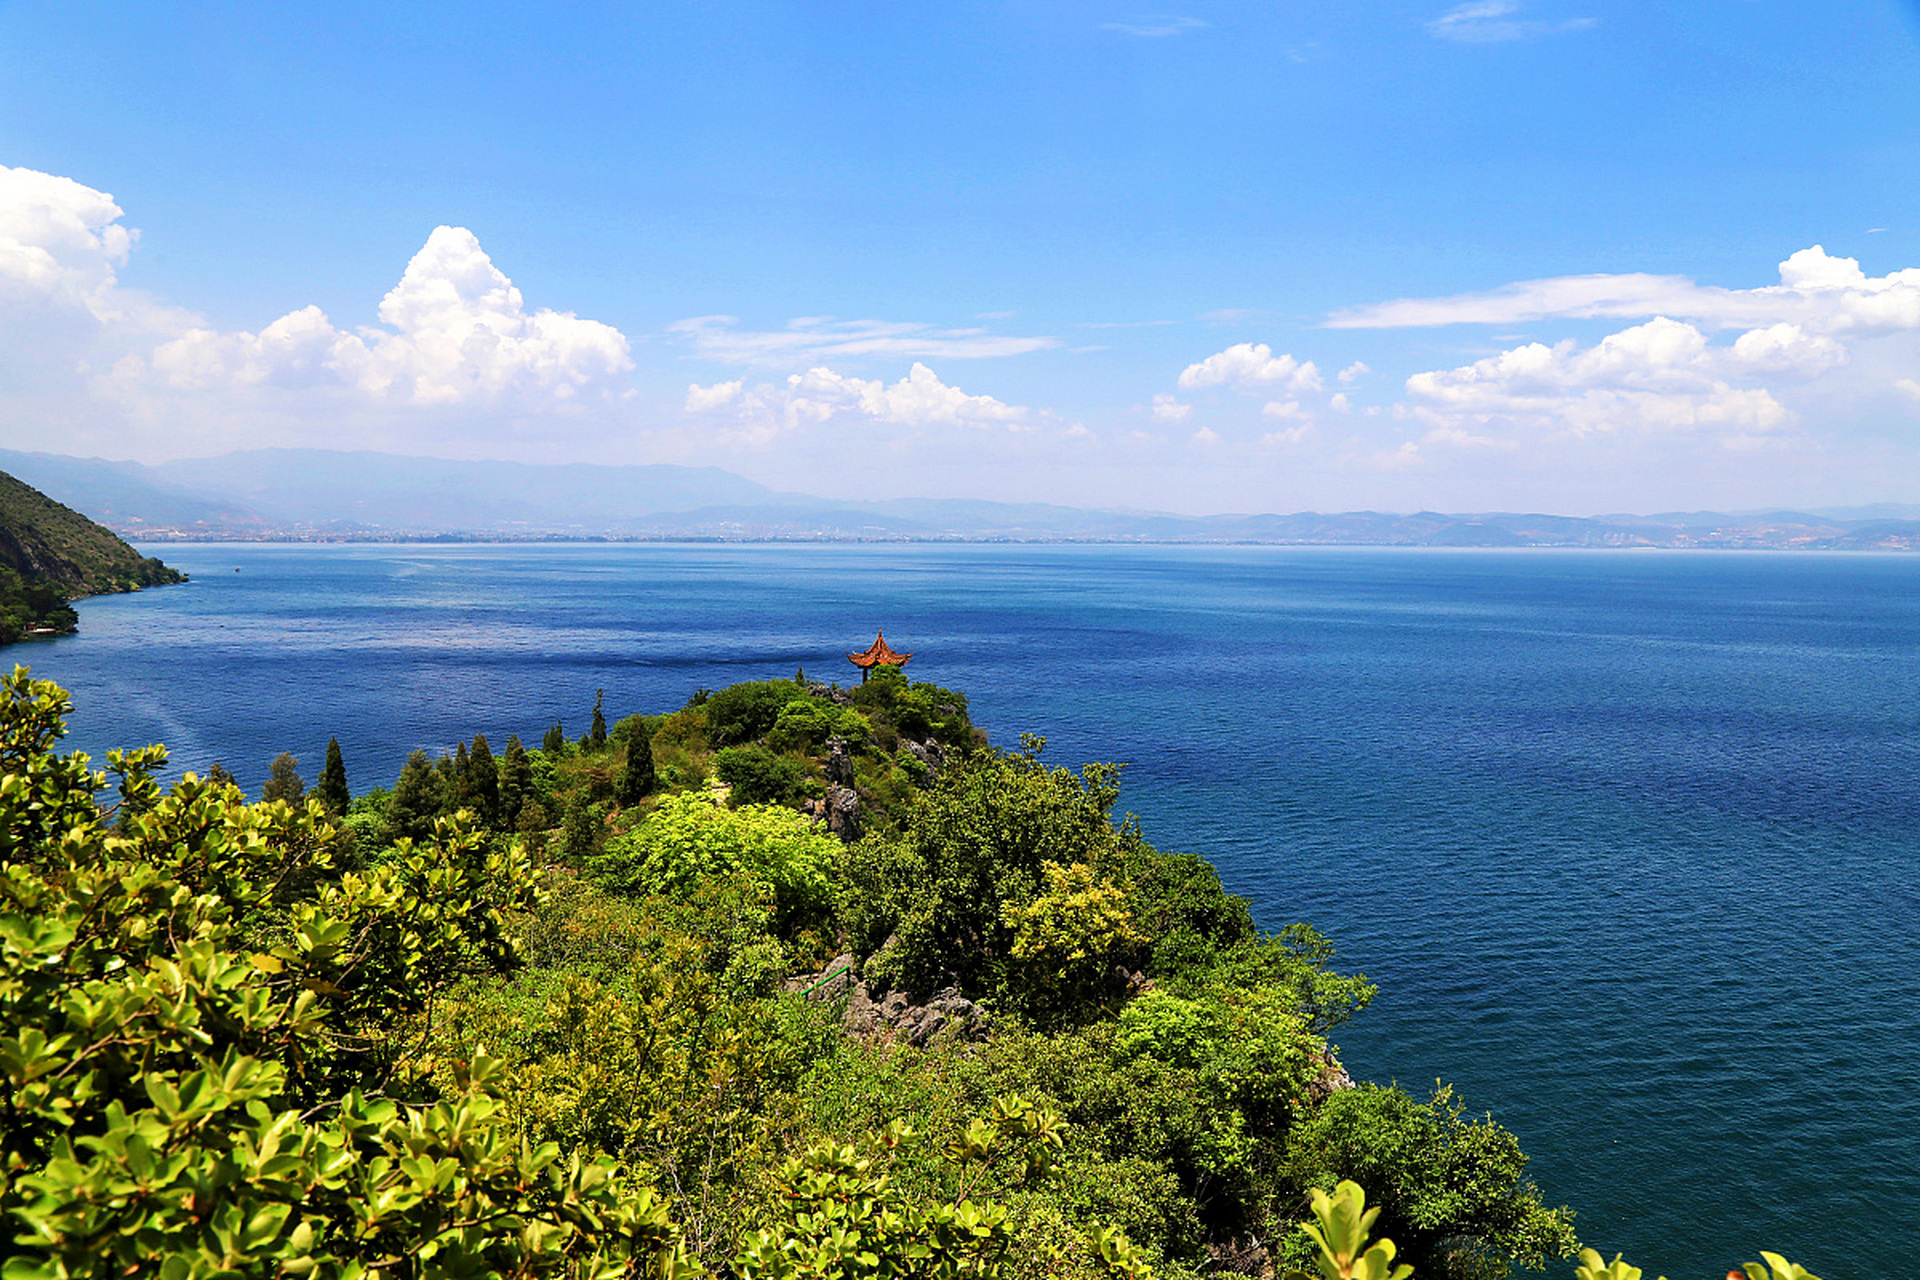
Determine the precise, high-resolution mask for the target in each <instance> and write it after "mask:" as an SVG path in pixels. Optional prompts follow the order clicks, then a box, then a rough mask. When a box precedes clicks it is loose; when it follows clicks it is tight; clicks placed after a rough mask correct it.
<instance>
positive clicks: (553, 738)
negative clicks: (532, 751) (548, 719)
mask: <svg viewBox="0 0 1920 1280" xmlns="http://www.w3.org/2000/svg"><path fill="white" fill-rule="evenodd" d="M540 749H541V750H542V751H544V752H546V753H547V754H548V755H550V756H557V755H559V754H560V753H561V752H562V751H565V750H566V749H567V729H566V726H565V725H564V724H562V723H561V722H560V721H558V720H555V721H554V722H553V727H552V728H551V729H548V730H547V733H546V736H545V737H543V738H541V739H540Z"/></svg>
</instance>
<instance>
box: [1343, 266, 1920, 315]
mask: <svg viewBox="0 0 1920 1280" xmlns="http://www.w3.org/2000/svg"><path fill="white" fill-rule="evenodd" d="M1779 271H1780V283H1779V284H1777V285H1763V286H1761V287H1759V288H1756V289H1726V288H1721V287H1718V286H1713V285H1701V284H1697V283H1695V282H1694V281H1693V280H1691V279H1689V278H1688V277H1686V276H1660V275H1646V274H1642V273H1632V274H1626V275H1585V276H1556V277H1552V278H1550V279H1544V280H1522V281H1519V282H1517V283H1514V284H1509V285H1505V286H1502V287H1501V288H1499V289H1494V290H1490V291H1488V292H1485V293H1468V294H1456V295H1454V296H1451V297H1442V298H1401V299H1397V300H1395V301H1392V302H1382V303H1376V304H1374V305H1371V306H1365V307H1354V308H1351V309H1348V310H1345V311H1336V312H1334V313H1333V314H1332V315H1330V316H1328V317H1327V321H1326V323H1327V325H1328V326H1329V327H1330V328H1335V329H1398V328H1412V327H1421V326H1430V325H1446V324H1524V323H1529V322H1532V321H1537V320H1547V319H1633V318H1640V317H1644V316H1655V315H1664V316H1671V317H1676V318H1680V319H1686V320H1692V321H1696V322H1699V323H1702V324H1705V325H1707V326H1709V327H1710V328H1738V329H1752V328H1761V327H1765V326H1769V325H1775V324H1782V323H1785V324H1799V325H1802V326H1804V327H1806V328H1807V329H1809V330H1811V331H1814V332H1825V333H1868V332H1892V331H1895V330H1901V329H1920V268H1913V267H1909V268H1907V269H1905V270H1902V271H1893V272H1889V273H1888V274H1886V275H1884V276H1869V275H1867V274H1866V273H1865V272H1863V271H1862V270H1861V269H1860V263H1859V262H1858V261H1857V260H1856V259H1853V258H1836V257H1833V256H1831V255H1829V254H1828V253H1827V251H1826V250H1825V249H1824V248H1823V247H1821V246H1820V245H1813V246H1812V247H1810V248H1806V249H1802V250H1800V251H1799V252H1797V253H1794V254H1792V255H1791V256H1789V257H1788V258H1787V260H1786V261H1784V262H1782V263H1781V264H1780V267H1779Z"/></svg>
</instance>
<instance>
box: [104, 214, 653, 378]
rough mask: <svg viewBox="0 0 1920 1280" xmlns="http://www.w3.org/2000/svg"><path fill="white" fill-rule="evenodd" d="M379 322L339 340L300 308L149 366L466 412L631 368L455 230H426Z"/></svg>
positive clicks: (622, 341)
mask: <svg viewBox="0 0 1920 1280" xmlns="http://www.w3.org/2000/svg"><path fill="white" fill-rule="evenodd" d="M380 319H381V320H382V321H383V322H385V325H386V326H387V327H385V328H380V327H375V326H369V327H366V328H363V329H361V330H360V331H359V332H358V333H349V332H346V331H344V330H341V329H339V328H336V327H335V326H334V325H333V323H332V322H331V321H329V320H328V319H327V317H326V315H325V314H324V313H323V312H322V311H321V310H320V309H319V308H318V307H305V308H302V309H301V310H299V311H295V312H291V313H289V314H287V315H285V316H282V317H281V318H280V319H278V320H276V321H274V322H273V323H272V324H270V325H268V326H267V327H266V328H264V329H262V330H261V331H260V332H259V333H248V332H244V331H241V332H233V333H219V332H216V331H214V330H211V329H206V328H196V329H193V330H190V331H189V332H187V333H186V334H183V335H182V336H180V337H179V338H176V339H174V340H173V341H171V342H167V343H163V344H162V345H160V346H159V347H157V348H156V349H155V350H154V352H153V355H152V358H151V361H150V365H151V370H152V372H153V374H154V375H157V377H158V379H159V381H160V382H161V383H162V384H164V385H165V386H166V387H167V388H170V389H172V390H176V391H207V390H212V389H218V388H221V387H258V386H273V387H279V388H283V389H290V390H291V389H300V388H315V387H342V388H347V389H350V390H352V391H354V392H357V393H359V394H361V395H362V396H364V397H366V398H367V399H369V400H371V401H375V402H381V403H388V404H411V405H473V404H497V403H499V402H501V401H503V400H507V399H513V400H517V401H520V402H525V403H539V402H542V401H553V400H559V401H565V400H568V399H571V398H572V397H573V396H575V395H576V394H578V393H579V392H580V391H582V390H584V389H587V388H589V387H592V386H594V385H595V384H604V383H606V382H607V381H608V380H610V379H611V378H612V377H614V376H615V375H618V374H622V373H625V372H627V371H628V370H630V369H632V368H633V361H632V359H631V358H630V357H629V355H628V344H627V339H626V337H625V336H624V335H623V334H621V333H620V331H619V330H617V329H614V328H612V327H611V326H609V325H604V324H600V323H598V322H597V321H593V320H582V319H580V318H579V317H578V316H574V315H571V314H567V313H563V312H557V311H549V310H545V309H542V310H539V311H533V312H529V311H528V310H527V309H526V305H525V302H524V300H523V299H522V298H521V295H520V290H519V289H517V288H515V287H514V284H513V282H512V281H511V280H509V279H508V278H507V277H506V276H505V275H504V274H502V273H501V271H500V269H499V268H498V267H495V266H494V265H493V261H492V259H490V258H488V257H487V255H486V252H485V251H484V250H482V249H481V247H480V241H479V240H478V239H477V238H476V237H475V236H474V234H473V233H472V232H471V231H468V230H466V229H465V228H464V227H437V228H435V229H434V231H433V233H432V234H431V235H429V236H428V237H427V242H426V244H425V245H424V246H423V247H422V248H421V250H420V252H419V253H417V254H415V255H414V256H413V260H412V261H411V262H409V263H408V264H407V269H406V272H405V273H404V274H403V275H402V276H401V277H400V283H398V284H396V285H395V286H394V287H393V289H392V290H391V291H390V292H389V293H388V294H387V296H386V297H385V298H384V299H383V300H382V301H381V303H380ZM139 373H140V371H139V370H138V369H137V368H134V367H128V368H124V369H122V370H121V372H120V376H121V377H122V378H123V379H126V378H128V377H130V376H131V377H135V378H137V377H138V376H139Z"/></svg>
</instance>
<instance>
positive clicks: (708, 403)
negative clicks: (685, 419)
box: [687, 378, 746, 413]
mask: <svg viewBox="0 0 1920 1280" xmlns="http://www.w3.org/2000/svg"><path fill="white" fill-rule="evenodd" d="M745 386H746V382H745V380H744V379H741V378H735V379H734V380H733V381H732V382H716V383H714V384H713V385H712V386H710V387H703V386H701V385H700V384H699V383H697V382H696V383H693V384H691V385H690V386H688V387H687V412H688V413H706V412H709V411H710V410H713V409H718V408H721V407H722V406H724V405H729V404H732V403H733V402H734V401H735V400H738V399H739V398H740V392H741V391H742V390H743V389H744V388H745Z"/></svg>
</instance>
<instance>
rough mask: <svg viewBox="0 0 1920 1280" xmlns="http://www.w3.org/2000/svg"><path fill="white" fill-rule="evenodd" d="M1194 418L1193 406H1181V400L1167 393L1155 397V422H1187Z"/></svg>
mask: <svg viewBox="0 0 1920 1280" xmlns="http://www.w3.org/2000/svg"><path fill="white" fill-rule="evenodd" d="M1192 416H1193V406H1192V405H1190V404H1181V403H1180V401H1179V400H1177V399H1175V398H1174V397H1173V396H1171V395H1169V394H1168V393H1167V392H1165V391H1162V392H1160V393H1158V394H1157V395H1155V396H1154V397H1153V420H1154V421H1155V422H1185V421H1186V420H1187V419H1188V418H1191V417H1192Z"/></svg>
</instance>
